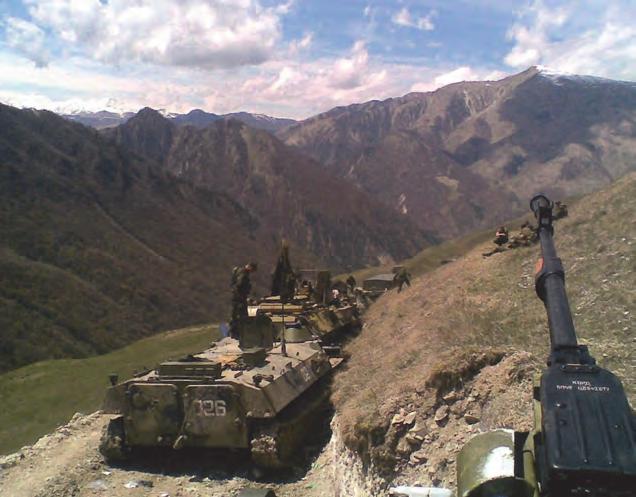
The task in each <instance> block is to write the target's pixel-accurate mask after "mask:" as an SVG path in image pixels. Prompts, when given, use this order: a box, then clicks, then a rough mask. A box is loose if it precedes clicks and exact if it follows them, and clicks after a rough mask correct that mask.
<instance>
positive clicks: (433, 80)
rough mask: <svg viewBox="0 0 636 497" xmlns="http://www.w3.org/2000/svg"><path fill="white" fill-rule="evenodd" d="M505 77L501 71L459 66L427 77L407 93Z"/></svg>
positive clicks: (412, 86)
mask: <svg viewBox="0 0 636 497" xmlns="http://www.w3.org/2000/svg"><path fill="white" fill-rule="evenodd" d="M506 76H508V74H506V73H504V72H502V71H487V70H480V69H475V68H472V67H469V66H461V67H458V68H456V69H453V70H451V71H446V72H442V73H439V74H437V75H435V76H432V77H429V78H427V79H426V80H424V81H418V82H416V83H415V84H413V85H411V88H410V90H409V91H421V92H426V91H433V90H436V89H438V88H441V87H442V86H446V85H450V84H452V83H459V82H461V81H493V80H498V79H502V78H505V77H506Z"/></svg>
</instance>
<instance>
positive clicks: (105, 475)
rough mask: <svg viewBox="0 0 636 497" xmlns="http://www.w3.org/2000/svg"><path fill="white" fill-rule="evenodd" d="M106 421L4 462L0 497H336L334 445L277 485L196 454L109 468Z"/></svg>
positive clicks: (73, 428) (78, 418)
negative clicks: (254, 492)
mask: <svg viewBox="0 0 636 497" xmlns="http://www.w3.org/2000/svg"><path fill="white" fill-rule="evenodd" d="M108 419H109V417H108V416H106V415H101V414H99V413H93V414H90V415H87V416H84V415H80V414H76V415H75V416H74V417H73V419H72V420H71V421H70V422H69V423H68V424H67V425H64V426H62V427H60V428H58V429H57V430H56V431H55V432H53V433H51V434H49V435H46V436H45V437H43V438H41V439H40V440H39V441H38V442H37V443H35V444H34V445H33V446H30V447H25V448H23V449H22V450H21V451H19V452H17V453H15V454H11V455H9V456H5V457H2V458H0V468H1V469H0V495H1V496H2V497H89V496H91V497H95V496H104V497H106V496H108V497H141V496H144V497H146V496H147V497H199V496H200V497H204V496H205V497H231V496H234V495H237V494H238V493H239V491H240V490H241V489H242V488H245V487H256V488H261V487H264V488H272V489H274V490H275V492H276V495H277V496H279V497H296V496H307V497H328V496H329V497H331V496H333V495H335V491H334V489H333V487H332V482H333V478H332V468H331V465H330V464H329V463H328V462H329V459H330V455H329V445H327V447H325V448H323V450H322V451H321V452H320V454H319V455H318V456H317V458H316V459H315V460H314V461H313V463H312V464H311V466H310V467H309V468H308V469H305V470H296V471H295V472H293V473H290V474H288V475H285V476H284V479H283V480H279V481H272V480H269V481H266V480H265V481H257V480H256V479H255V478H254V477H251V476H250V474H251V473H252V471H253V470H252V468H251V467H250V465H249V463H247V462H245V461H242V462H241V461H240V460H232V459H228V458H223V459H222V460H217V461H205V462H203V461H202V460H201V459H199V458H194V457H193V456H192V455H190V456H188V455H185V456H182V455H180V453H177V455H175V454H172V455H171V456H169V457H168V458H165V457H161V456H160V455H158V454H149V455H148V456H149V457H148V458H147V460H146V461H145V462H144V463H143V466H141V465H138V466H136V467H134V468H130V467H128V468H121V467H112V466H109V465H108V464H106V463H105V462H104V460H103V458H102V457H101V455H100V454H99V452H98V450H97V446H98V443H99V438H100V436H101V432H102V429H103V427H104V425H105V424H106V422H107V421H108Z"/></svg>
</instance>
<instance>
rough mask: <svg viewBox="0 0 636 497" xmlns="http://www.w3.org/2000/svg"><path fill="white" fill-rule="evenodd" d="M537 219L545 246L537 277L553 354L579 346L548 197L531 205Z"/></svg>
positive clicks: (543, 197)
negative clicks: (555, 244) (558, 254)
mask: <svg viewBox="0 0 636 497" xmlns="http://www.w3.org/2000/svg"><path fill="white" fill-rule="evenodd" d="M530 206H531V208H532V210H533V212H534V214H535V216H536V218H537V222H538V230H539V231H538V235H539V240H540V242H541V255H542V264H541V268H540V269H539V271H538V272H537V274H536V279H535V288H536V291H537V295H538V296H539V298H541V300H543V303H544V305H545V308H546V312H547V314H548V325H549V327H550V342H551V346H552V350H553V351H556V350H559V349H563V348H575V347H577V346H578V343H577V339H576V330H575V329H574V322H573V321H572V312H571V311H570V304H569V302H568V296H567V294H566V292H565V272H564V271H563V265H562V264H561V259H559V257H558V256H557V252H556V248H555V246H554V240H553V238H552V233H553V227H552V202H550V200H549V199H548V198H547V197H546V196H545V195H537V196H536V197H534V198H533V199H532V201H531V202H530Z"/></svg>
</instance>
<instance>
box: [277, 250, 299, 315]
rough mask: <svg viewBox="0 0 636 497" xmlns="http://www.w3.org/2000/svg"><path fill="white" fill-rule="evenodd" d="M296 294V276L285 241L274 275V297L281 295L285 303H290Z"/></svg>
mask: <svg viewBox="0 0 636 497" xmlns="http://www.w3.org/2000/svg"><path fill="white" fill-rule="evenodd" d="M295 293H296V275H295V274H294V270H293V269H292V266H291V262H290V260H289V244H288V243H287V241H286V240H283V243H282V245H281V250H280V255H279V256H278V261H277V262H276V268H275V269H274V273H273V274H272V295H280V298H281V300H282V301H284V302H289V301H290V300H291V299H292V298H293V297H294V294H295Z"/></svg>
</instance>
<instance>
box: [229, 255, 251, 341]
mask: <svg viewBox="0 0 636 497" xmlns="http://www.w3.org/2000/svg"><path fill="white" fill-rule="evenodd" d="M257 268H258V265H257V264H256V263H255V262H250V263H249V264H246V265H245V266H243V267H238V266H237V267H235V268H234V269H233V270H232V319H231V321H230V336H231V337H232V338H236V339H238V338H239V324H240V322H241V321H242V320H243V319H245V318H247V297H248V296H249V294H250V291H251V290H252V282H251V281H250V273H252V272H254V271H256V270H257Z"/></svg>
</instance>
